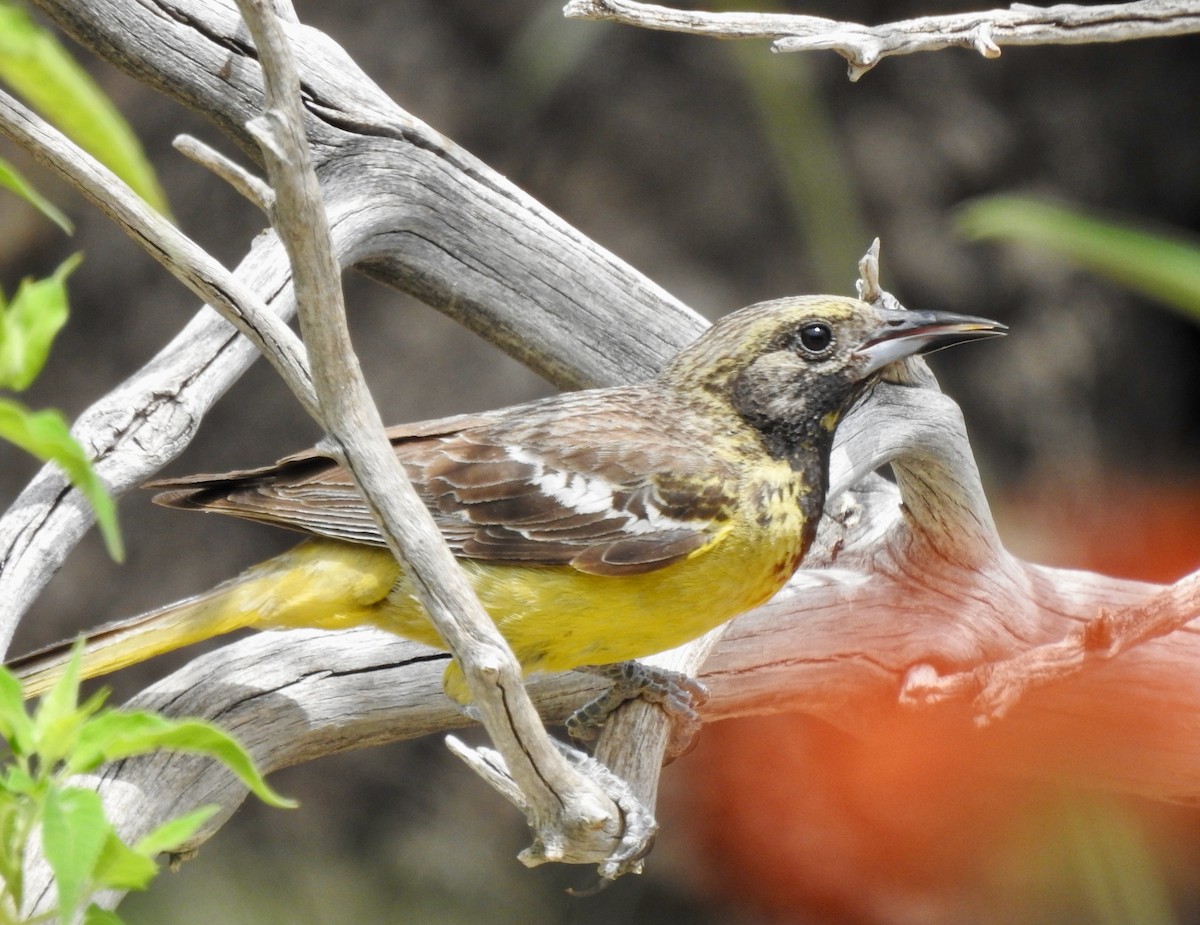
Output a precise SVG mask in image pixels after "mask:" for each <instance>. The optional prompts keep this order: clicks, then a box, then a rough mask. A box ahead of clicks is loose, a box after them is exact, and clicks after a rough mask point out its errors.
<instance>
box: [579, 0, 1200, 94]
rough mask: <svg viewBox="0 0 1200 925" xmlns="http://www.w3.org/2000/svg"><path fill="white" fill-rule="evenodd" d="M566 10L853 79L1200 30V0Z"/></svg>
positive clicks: (630, 3) (603, 1)
mask: <svg viewBox="0 0 1200 925" xmlns="http://www.w3.org/2000/svg"><path fill="white" fill-rule="evenodd" d="M564 12H565V14H566V15H567V16H576V17H580V18H584V19H604V20H611V21H614V22H621V23H625V24H627V25H632V26H641V27H643V28H647V29H666V30H669V31H672V32H687V33H691V34H693V35H706V36H710V37H713V38H727V39H733V38H738V39H745V38H771V39H774V40H775V42H774V45H773V46H772V47H773V49H774V50H775V51H812V50H818V49H828V50H830V51H835V52H837V53H838V54H839V55H841V56H842V57H843V58H845V59H846V60H847V61H848V62H849V64H850V79H851V80H858V78H860V77H861V76H862V75H863V74H865V73H866V72H867V71H869V70H870V69H871V68H873V67H874V66H875V65H876V64H878V63H879V62H880V61H882V60H883V59H884V58H886V57H889V56H891V55H907V54H912V53H914V52H918V51H940V50H941V49H943V48H973V49H974V50H976V51H978V52H979V53H980V54H981V55H983V56H984V57H985V58H995V57H998V56H999V55H1000V47H1001V46H1002V45H1076V44H1084V43H1090V42H1124V41H1129V40H1132V39H1143V38H1160V37H1163V36H1171V35H1188V34H1192V33H1195V32H1200V3H1196V2H1195V0H1138V2H1133V3H1110V4H1101V5H1097V6H1082V5H1079V4H1073V3H1063V4H1057V5H1055V6H1048V7H1036V6H1028V5H1026V4H1023V3H1018V4H1013V6H1012V8H1010V9H1007V10H988V11H985V12H979V13H952V14H949V15H945V16H922V17H919V18H916V19H908V20H902V21H899V22H892V23H886V24H884V25H879V26H867V25H862V24H860V23H852V22H839V21H837V20H833V19H825V18H824V17H820V16H802V15H786V14H780V13H702V12H696V11H691V10H688V11H685V10H676V9H670V8H667V7H662V6H657V5H654V4H650V3H639V2H635V0H569V2H568V3H567V5H566V7H565V9H564Z"/></svg>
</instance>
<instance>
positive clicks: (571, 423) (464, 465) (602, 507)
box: [150, 387, 734, 574]
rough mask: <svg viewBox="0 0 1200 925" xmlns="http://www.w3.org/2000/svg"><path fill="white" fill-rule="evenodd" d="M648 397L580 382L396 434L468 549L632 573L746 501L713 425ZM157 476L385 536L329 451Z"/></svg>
mask: <svg viewBox="0 0 1200 925" xmlns="http://www.w3.org/2000/svg"><path fill="white" fill-rule="evenodd" d="M657 400H660V401H661V398H659V399H657ZM645 406H646V393H645V392H644V391H642V390H640V389H639V388H637V387H633V388H630V389H607V390H602V391H594V392H575V393H569V394H566V395H562V396H556V397H554V398H551V399H546V400H543V401H540V402H533V403H530V404H528V405H524V406H519V407H517V408H512V409H506V410H504V411H499V412H493V413H491V414H484V415H474V416H461V417H456V418H447V419H444V420H442V421H431V422H425V423H421V424H416V425H407V426H404V427H398V428H393V429H391V430H390V431H389V436H390V437H391V439H392V444H393V446H394V447H395V450H396V455H397V456H398V457H399V459H400V461H401V462H402V463H403V465H404V468H405V471H406V472H407V473H408V476H409V478H410V479H411V480H412V482H413V484H414V485H415V486H416V488H417V491H418V493H419V494H420V495H421V498H422V500H424V502H425V504H426V506H427V507H428V508H429V510H430V512H431V513H432V514H433V516H434V519H435V521H436V522H437V524H438V526H439V527H440V528H441V531H442V534H443V536H445V538H446V541H447V542H448V543H449V544H450V546H451V548H452V549H453V550H454V551H455V553H456V554H457V555H460V556H463V557H467V558H473V559H484V560H489V561H495V562H510V563H525V564H563V563H571V564H572V565H574V566H575V567H576V568H578V569H580V570H582V571H587V572H594V573H597V574H631V573H637V572H646V571H652V570H654V569H657V568H661V567H663V566H665V565H668V564H670V563H671V562H674V561H677V560H679V559H681V558H683V557H684V556H687V555H688V554H689V553H691V552H693V551H694V550H696V549H699V548H700V547H702V546H703V545H704V544H705V543H707V542H709V540H711V539H712V538H713V536H714V534H715V532H716V530H717V529H719V527H720V526H721V524H722V523H723V522H724V521H725V520H727V519H728V517H729V515H730V508H731V505H732V499H731V497H730V495H729V493H730V492H731V491H732V490H733V481H734V474H733V472H732V470H731V467H729V466H728V465H727V464H723V463H721V462H719V461H716V460H714V459H712V458H711V457H710V456H708V455H707V454H705V453H704V452H703V448H704V447H705V445H706V442H707V439H708V436H709V435H708V434H706V433H702V432H699V431H697V429H696V428H695V427H694V426H689V423H688V415H687V414H686V413H679V414H664V415H661V416H660V415H655V416H654V417H653V418H651V417H650V416H648V415H646V414H645V413H644V412H645ZM660 421H663V422H669V427H670V430H669V432H667V431H664V429H663V425H662V424H661V423H659V422H660ZM150 487H154V488H160V489H164V491H163V492H162V493H161V494H159V495H158V496H156V497H155V501H157V502H159V503H162V504H166V505H169V506H173V507H186V508H199V509H203V510H207V511H218V512H221V513H227V514H232V515H234V516H238V517H244V518H249V519H251V520H259V521H264V522H267V523H273V524H278V525H280V526H285V527H291V528H293V529H298V530H302V531H304V532H308V533H314V534H318V535H321V536H328V537H333V538H335V539H341V540H346V541H349V542H353V543H364V544H369V545H382V539H381V537H380V535H379V532H378V530H377V528H376V526H375V523H374V521H373V520H372V519H371V516H370V514H369V513H368V512H367V509H366V507H365V506H364V505H363V503H362V501H361V499H360V498H359V495H358V491H357V490H356V489H355V487H354V485H353V484H352V482H351V480H350V478H349V476H348V474H347V473H346V471H345V470H344V469H343V468H342V467H341V466H339V465H337V464H336V463H335V462H333V461H332V460H331V459H329V458H328V457H326V456H322V455H320V454H319V453H318V452H316V451H310V452H307V453H302V454H297V455H295V456H290V457H287V458H285V459H283V460H280V461H279V463H277V464H276V465H274V466H270V467H267V468H264V469H257V470H248V471H245V472H235V473H230V474H228V475H224V476H195V477H192V478H187V479H180V480H173V481H165V482H156V483H152V485H151V486H150Z"/></svg>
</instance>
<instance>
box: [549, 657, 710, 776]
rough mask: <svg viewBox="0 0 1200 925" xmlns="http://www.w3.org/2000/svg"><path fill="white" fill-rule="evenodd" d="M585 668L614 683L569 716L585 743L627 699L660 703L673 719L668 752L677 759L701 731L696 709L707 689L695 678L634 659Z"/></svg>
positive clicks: (571, 726) (576, 735) (573, 730)
mask: <svg viewBox="0 0 1200 925" xmlns="http://www.w3.org/2000/svg"><path fill="white" fill-rule="evenodd" d="M583 670H584V671H587V672H589V673H591V674H597V675H599V676H600V677H602V678H606V679H607V680H609V681H611V682H612V686H611V687H609V688H608V690H606V691H604V692H602V693H601V694H600V695H599V696H597V697H596V698H595V699H594V700H591V701H589V702H588V703H586V704H584V705H583V706H582V707H580V708H579V709H578V710H576V711H575V712H574V713H572V714H571V715H570V716H569V717H567V723H566V726H567V732H568V733H569V734H570V735H571V738H573V739H575V740H577V741H582V742H590V741H592V740H594V739H595V738H596V737H597V736H599V734H600V730H601V729H603V728H604V724H605V722H606V721H607V720H608V717H609V714H611V713H612V712H613V711H614V710H616V709H617V708H618V707H619V706H621V704H623V703H625V702H626V701H627V700H634V699H636V698H641V699H642V700H646V701H648V702H650V703H657V704H658V705H659V706H660V707H662V708H663V710H665V711H666V713H667V715H668V716H669V717H670V718H671V719H672V720H673V721H674V724H673V728H672V731H671V743H670V746H669V747H668V753H669V755H670V756H671V757H672V758H675V757H678V756H679V755H682V754H684V753H685V752H687V751H688V750H689V749H690V748H691V746H692V744H693V743H694V741H695V736H696V733H697V732H699V730H700V714H699V713H698V712H696V708H697V707H699V706H703V705H704V703H705V702H706V701H707V700H708V688H706V687H705V686H704V685H703V684H701V683H700V682H699V681H697V680H696V679H695V678H693V677H691V676H689V675H686V674H683V673H682V672H678V671H670V670H668V669H666V668H655V667H653V666H650V665H643V664H642V663H641V662H634V661H629V662H616V663H614V664H611V665H588V666H586V667H585V668H584V669H583Z"/></svg>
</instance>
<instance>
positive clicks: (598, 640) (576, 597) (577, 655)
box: [240, 515, 802, 694]
mask: <svg viewBox="0 0 1200 925" xmlns="http://www.w3.org/2000/svg"><path fill="white" fill-rule="evenodd" d="M800 527H801V524H800V522H799V516H798V515H797V516H796V517H783V518H775V519H773V521H772V523H771V525H770V526H769V527H768V526H759V525H757V524H755V525H752V526H748V525H746V524H745V523H742V524H733V523H731V524H728V525H726V528H725V529H724V530H723V531H722V532H721V534H720V535H719V536H718V537H717V538H715V539H714V540H713V541H712V542H710V543H709V544H708V545H706V546H705V547H703V548H701V549H699V550H697V551H696V552H694V553H693V554H692V555H691V556H689V557H688V558H686V559H684V560H681V561H679V562H676V563H673V564H671V565H669V566H666V567H665V568H662V569H658V570H657V571H653V572H646V573H643V574H636V575H623V576H608V575H592V574H586V573H584V572H580V571H577V570H575V569H574V568H571V567H570V566H567V565H561V566H520V565H502V564H495V563H489V562H482V561H478V560H473V559H467V560H462V566H463V568H464V570H465V571H466V573H467V576H468V578H469V579H470V582H471V584H472V586H473V588H474V590H475V593H476V594H477V595H478V597H479V599H480V602H481V603H482V604H483V606H484V608H485V609H486V610H487V611H488V613H490V614H491V616H492V618H493V619H494V620H495V621H496V625H497V626H498V627H499V629H500V631H501V633H502V634H503V635H504V637H505V639H506V640H507V641H508V644H509V645H510V646H511V647H512V649H513V652H514V654H515V655H516V657H517V659H518V661H519V662H520V663H521V665H522V667H523V669H524V670H525V671H526V672H535V671H566V670H569V669H572V668H577V667H579V666H581V665H595V664H608V663H611V662H620V661H626V660H628V659H636V658H643V657H645V656H647V655H651V654H653V653H655V652H661V651H664V650H666V649H670V648H673V647H674V646H677V645H681V644H682V643H684V642H687V641H688V640H690V639H694V638H696V637H697V636H700V635H701V634H703V633H705V632H707V631H708V630H710V629H712V628H713V627H715V626H718V625H719V624H721V623H723V622H725V621H726V620H728V619H730V618H731V617H734V616H736V615H737V614H739V613H742V612H743V611H746V610H749V609H750V608H752V607H755V606H757V605H758V604H761V603H763V602H764V601H766V600H767V599H768V598H770V597H771V596H772V595H773V594H774V593H775V592H776V591H778V590H779V588H781V587H782V586H783V584H784V583H785V582H786V581H787V579H788V578H789V577H790V576H791V574H792V572H793V571H794V570H795V567H796V565H797V563H798V561H799V558H800V555H801V551H802V550H801V543H802V539H801V529H800ZM259 569H261V570H263V573H261V574H260V575H259V576H257V577H259V578H261V579H264V580H261V581H253V580H252V581H251V582H250V583H249V586H243V590H244V591H249V590H250V587H251V586H257V587H258V588H260V589H262V591H263V592H264V593H263V595H262V596H261V597H260V596H258V595H255V594H252V593H251V594H246V595H244V596H243V597H242V599H241V601H240V605H241V607H244V608H246V609H247V610H250V609H255V610H257V611H258V619H256V620H255V621H254V623H255V625H257V626H259V627H260V628H270V627H284V626H288V627H296V626H309V627H319V628H323V629H337V628H342V627H347V626H354V625H361V624H364V623H369V624H373V625H375V626H378V627H380V628H381V629H385V630H388V631H389V632H393V633H396V634H397V635H399V636H404V637H406V638H409V639H413V640H416V641H418V642H423V643H426V644H428V645H432V646H436V647H439V648H444V644H443V643H442V641H441V638H440V637H439V636H438V634H437V631H436V630H435V629H434V627H433V624H432V623H431V622H430V621H429V618H428V617H427V616H426V615H425V611H424V609H423V608H422V607H421V606H420V604H419V603H418V602H417V599H416V597H415V595H414V594H413V591H412V585H411V583H410V582H409V581H408V579H407V578H406V577H404V576H403V575H402V574H401V573H400V571H399V569H398V568H397V566H396V564H395V562H394V561H393V560H392V558H391V556H390V554H389V553H388V552H387V551H386V550H381V549H376V548H373V547H367V546H356V545H351V544H348V543H340V542H337V541H333V540H311V541H309V542H307V543H304V544H303V545H301V546H299V547H297V548H296V549H294V550H292V551H291V552H289V553H285V554H284V555H282V556H279V557H277V558H275V559H273V560H271V561H270V562H268V563H264V564H263V565H262V566H259V567H258V569H254V570H252V572H253V571H258V570H259ZM247 577H249V576H247ZM455 686H457V685H455ZM451 693H452V694H460V693H461V692H460V691H451Z"/></svg>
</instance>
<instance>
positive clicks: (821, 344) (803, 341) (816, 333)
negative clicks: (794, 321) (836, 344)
mask: <svg viewBox="0 0 1200 925" xmlns="http://www.w3.org/2000/svg"><path fill="white" fill-rule="evenodd" d="M799 341H800V346H801V347H802V348H804V351H805V352H806V353H812V354H819V353H824V352H825V351H826V350H828V349H829V345H830V344H832V343H833V329H832V328H830V327H829V325H827V324H825V322H823V321H811V322H809V323H808V324H806V325H804V327H802V328H801V329H800V336H799Z"/></svg>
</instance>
